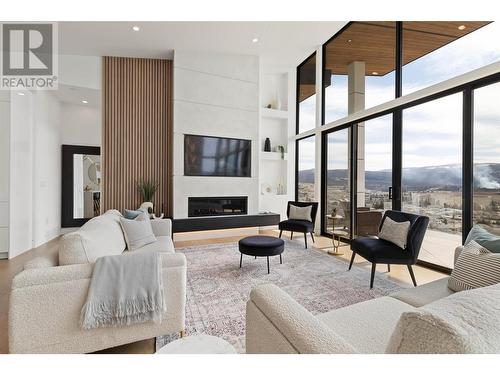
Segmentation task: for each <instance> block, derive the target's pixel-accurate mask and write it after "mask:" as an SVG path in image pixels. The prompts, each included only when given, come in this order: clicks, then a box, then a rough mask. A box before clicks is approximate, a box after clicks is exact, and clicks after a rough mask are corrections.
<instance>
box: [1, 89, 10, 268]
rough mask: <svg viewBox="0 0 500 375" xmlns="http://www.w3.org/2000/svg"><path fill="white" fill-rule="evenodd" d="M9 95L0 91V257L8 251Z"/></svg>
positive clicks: (3, 256)
mask: <svg viewBox="0 0 500 375" xmlns="http://www.w3.org/2000/svg"><path fill="white" fill-rule="evenodd" d="M9 133H10V95H9V93H8V92H0V258H5V257H6V256H7V253H8V251H9V170H10V167H9V162H10V155H9V152H10V145H9V139H10V135H9Z"/></svg>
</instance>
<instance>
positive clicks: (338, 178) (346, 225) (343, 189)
mask: <svg viewBox="0 0 500 375" xmlns="http://www.w3.org/2000/svg"><path fill="white" fill-rule="evenodd" d="M325 140H326V175H325V180H326V181H325V182H326V191H325V197H324V204H325V210H324V213H325V217H324V231H326V233H329V234H332V233H333V231H335V232H336V234H337V235H339V236H341V237H345V238H349V237H350V233H351V229H350V228H351V178H350V177H351V168H350V163H351V156H350V155H351V147H350V145H351V128H350V127H349V128H345V129H341V130H336V131H334V132H331V133H328V134H327V135H326V138H325Z"/></svg>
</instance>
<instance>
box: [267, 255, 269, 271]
mask: <svg viewBox="0 0 500 375" xmlns="http://www.w3.org/2000/svg"><path fill="white" fill-rule="evenodd" d="M267 273H269V257H267Z"/></svg>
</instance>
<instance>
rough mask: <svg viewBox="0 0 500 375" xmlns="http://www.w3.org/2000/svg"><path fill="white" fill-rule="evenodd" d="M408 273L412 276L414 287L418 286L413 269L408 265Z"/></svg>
mask: <svg viewBox="0 0 500 375" xmlns="http://www.w3.org/2000/svg"><path fill="white" fill-rule="evenodd" d="M407 267H408V271H409V272H410V276H411V281H413V286H417V280H415V274H414V273H413V268H411V265H409V264H408V265H407Z"/></svg>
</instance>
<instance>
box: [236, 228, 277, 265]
mask: <svg viewBox="0 0 500 375" xmlns="http://www.w3.org/2000/svg"><path fill="white" fill-rule="evenodd" d="M238 247H239V249H240V253H241V256H240V268H241V263H242V261H243V254H245V255H251V256H254V257H255V258H257V257H267V273H269V257H272V256H275V255H279V256H280V264H283V260H282V259H281V253H282V252H283V250H284V249H285V241H283V240H282V239H281V238H277V237H271V236H250V237H245V238H243V239H241V240H240V241H239V242H238Z"/></svg>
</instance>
